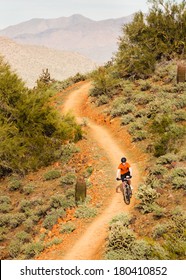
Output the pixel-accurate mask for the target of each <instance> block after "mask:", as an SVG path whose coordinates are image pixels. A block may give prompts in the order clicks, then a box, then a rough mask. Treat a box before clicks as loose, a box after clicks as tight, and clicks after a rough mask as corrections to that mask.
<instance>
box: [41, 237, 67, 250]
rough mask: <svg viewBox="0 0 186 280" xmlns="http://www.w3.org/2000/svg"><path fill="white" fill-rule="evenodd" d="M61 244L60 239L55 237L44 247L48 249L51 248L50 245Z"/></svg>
mask: <svg viewBox="0 0 186 280" xmlns="http://www.w3.org/2000/svg"><path fill="white" fill-rule="evenodd" d="M62 242H63V240H62V239H61V238H58V237H55V238H53V239H52V241H50V242H47V243H46V245H45V247H46V248H48V247H51V246H52V245H58V244H61V243H62Z"/></svg>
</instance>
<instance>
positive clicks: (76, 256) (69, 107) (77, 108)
mask: <svg viewBox="0 0 186 280" xmlns="http://www.w3.org/2000/svg"><path fill="white" fill-rule="evenodd" d="M90 87H91V83H89V82H86V83H84V84H83V85H81V86H80V88H79V89H76V90H73V91H72V92H71V93H70V94H69V96H68V98H67V100H66V101H65V103H64V106H63V110H62V111H63V113H67V112H72V113H73V115H75V116H76V118H77V121H78V122H82V119H83V118H84V117H86V115H83V112H82V109H81V108H82V105H83V103H84V102H85V99H86V98H87V96H88V92H89V89H90ZM88 127H89V136H88V137H92V139H94V141H95V142H96V143H97V145H99V146H100V147H101V148H102V149H104V151H105V152H106V153H107V156H108V158H109V161H110V163H111V169H112V170H113V174H115V173H116V169H117V166H118V163H119V162H120V158H121V157H122V156H123V155H124V154H125V155H127V158H128V161H129V162H131V158H130V155H129V154H128V153H127V151H126V150H125V148H124V147H123V148H121V145H119V142H118V141H117V139H115V138H114V137H113V135H112V133H111V132H110V131H109V129H108V128H107V127H105V126H103V125H98V124H96V122H94V121H92V120H90V119H88ZM132 168H133V173H134V174H135V176H134V179H132V183H133V186H134V190H135V187H137V182H138V181H139V178H140V175H139V170H138V167H137V164H135V163H132ZM114 176H115V175H114ZM114 179H115V177H113V196H112V199H111V201H110V203H109V205H108V207H107V208H106V209H105V210H104V211H103V212H102V213H101V214H100V215H98V216H97V218H95V219H94V221H93V222H92V223H91V224H90V225H88V226H87V229H86V231H85V232H84V233H83V235H82V236H81V237H80V239H79V240H77V241H76V243H75V244H74V245H73V246H72V247H71V249H70V251H68V252H67V253H66V254H65V255H64V256H63V257H62V259H64V260H96V259H100V254H101V251H102V250H103V247H104V245H105V239H106V237H107V234H108V223H109V221H110V220H111V219H112V218H113V216H115V215H117V214H119V213H121V212H128V211H130V208H131V207H133V204H134V199H132V202H131V204H130V205H129V206H127V205H125V204H124V202H123V198H122V195H121V193H117V192H116V187H117V185H118V183H117V182H116V181H114ZM114 187H115V188H114Z"/></svg>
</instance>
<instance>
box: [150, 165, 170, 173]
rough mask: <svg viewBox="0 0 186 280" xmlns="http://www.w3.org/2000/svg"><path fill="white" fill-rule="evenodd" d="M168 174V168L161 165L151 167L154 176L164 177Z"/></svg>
mask: <svg viewBox="0 0 186 280" xmlns="http://www.w3.org/2000/svg"><path fill="white" fill-rule="evenodd" d="M166 172H167V168H166V167H164V166H161V165H155V166H153V167H151V170H150V174H153V175H164V174H166Z"/></svg>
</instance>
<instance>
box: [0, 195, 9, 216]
mask: <svg viewBox="0 0 186 280" xmlns="http://www.w3.org/2000/svg"><path fill="white" fill-rule="evenodd" d="M11 209H12V205H11V199H10V197H9V196H0V212H1V213H7V212H9V211H10V210H11Z"/></svg>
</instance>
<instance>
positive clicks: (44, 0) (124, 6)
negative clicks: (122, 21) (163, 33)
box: [0, 0, 149, 29]
mask: <svg viewBox="0 0 186 280" xmlns="http://www.w3.org/2000/svg"><path fill="white" fill-rule="evenodd" d="M148 8H149V4H148V3H147V0H136V1H134V0H0V29H3V28H5V27H8V26H10V25H15V24H18V23H21V22H24V21H27V20H30V19H33V18H45V19H49V18H59V17H63V16H65V17H68V16H71V15H73V14H81V15H83V16H85V17H88V18H90V19H93V20H102V19H109V18H119V17H123V16H128V15H131V14H133V13H135V12H138V11H142V12H147V11H148Z"/></svg>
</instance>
